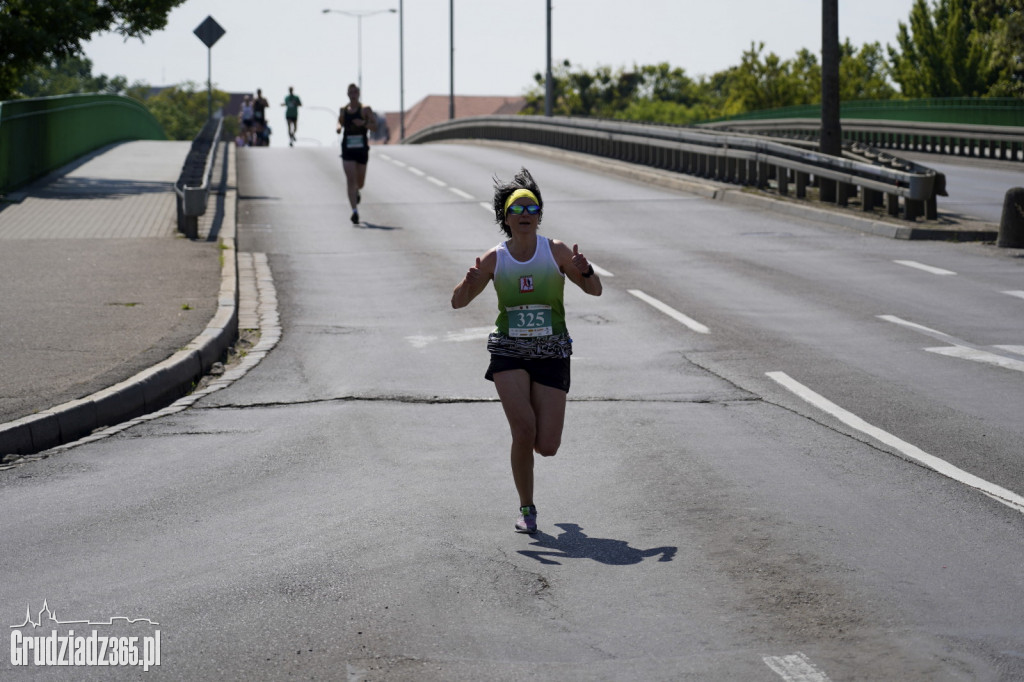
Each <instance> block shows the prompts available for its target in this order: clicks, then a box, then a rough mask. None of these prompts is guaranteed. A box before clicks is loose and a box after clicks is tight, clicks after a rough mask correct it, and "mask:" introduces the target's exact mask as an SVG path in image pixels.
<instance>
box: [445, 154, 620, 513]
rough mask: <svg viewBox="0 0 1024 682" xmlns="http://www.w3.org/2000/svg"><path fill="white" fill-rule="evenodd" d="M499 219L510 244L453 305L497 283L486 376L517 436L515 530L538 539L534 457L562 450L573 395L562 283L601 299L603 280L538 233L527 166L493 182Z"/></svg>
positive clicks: (539, 212)
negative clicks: (567, 406)
mask: <svg viewBox="0 0 1024 682" xmlns="http://www.w3.org/2000/svg"><path fill="white" fill-rule="evenodd" d="M494 215H495V220H496V222H497V223H498V225H500V227H501V229H502V231H503V232H504V233H505V235H506V236H507V237H508V239H507V240H506V241H504V242H501V243H500V244H498V245H497V246H495V247H494V248H493V249H491V250H490V251H488V252H487V253H485V254H484V255H483V256H482V257H479V258H477V259H476V264H475V265H474V266H473V267H471V268H469V271H468V272H467V273H466V276H465V277H464V278H463V279H462V281H461V282H459V284H458V286H456V287H455V291H454V292H453V293H452V307H453V308H463V307H465V306H467V305H469V303H470V301H472V300H473V299H474V298H476V297H477V295H479V294H480V292H482V291H483V290H484V288H485V287H486V286H487V282H488V281H490V280H494V289H495V291H496V292H497V294H498V318H497V320H496V321H495V325H496V327H497V329H496V330H495V331H494V332H493V333H492V334H491V335H490V337H489V339H488V341H487V349H488V350H489V351H490V353H491V362H490V365H489V366H488V368H487V373H486V374H485V375H484V376H485V378H487V379H489V380H490V381H493V382H494V386H495V388H496V389H497V391H498V398H499V399H500V400H501V405H502V407H503V408H504V410H505V416H506V417H507V418H508V424H509V428H510V430H511V432H512V478H513V480H514V481H515V485H516V490H517V491H518V493H519V516H518V518H517V519H516V522H515V529H516V531H517V532H520V533H535V532H536V531H537V507H536V506H535V505H534V503H533V461H534V458H533V453H534V452H535V451H536V452H537V453H539V454H540V455H542V456H544V457H551V456H553V455H554V454H555V453H556V452H557V451H558V446H559V445H560V444H561V442H562V425H563V423H564V421H565V402H566V396H567V394H568V392H569V356H570V355H571V354H572V339H570V338H569V333H568V330H567V329H566V326H565V306H564V304H563V299H562V294H563V288H564V284H565V278H566V277H568V278H569V279H570V280H572V282H573V283H574V284H576V286H578V287H579V288H581V289H583V291H585V292H586V293H588V294H590V295H592V296H600V295H601V279H600V278H599V277H598V276H597V274H596V273H595V272H594V268H593V266H592V265H591V264H590V263H589V261H587V258H586V256H584V255H583V254H581V253H580V252H579V249H578V247H577V245H575V244H574V245H573V247H572V248H571V249H570V248H569V247H568V246H566V244H565V243H563V242H560V241H558V240H557V239H548V238H547V237H542V236H540V235H539V234H537V228H538V226H539V225H540V222H541V219H542V218H543V215H544V202H543V200H542V198H541V193H540V189H539V188H538V187H537V183H536V182H534V179H533V177H532V176H531V175H530V172H529V171H528V170H526V169H525V168H523V169H521V170H520V171H519V173H518V174H516V176H515V177H514V178H513V179H512V181H511V182H508V183H501V182H500V181H498V180H495V187H494Z"/></svg>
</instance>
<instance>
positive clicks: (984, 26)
mask: <svg viewBox="0 0 1024 682" xmlns="http://www.w3.org/2000/svg"><path fill="white" fill-rule="evenodd" d="M971 12H972V14H973V16H974V17H975V20H976V21H977V22H978V27H979V30H980V31H981V32H982V36H981V37H980V38H979V39H980V40H981V41H982V42H983V43H984V44H985V46H986V48H987V49H988V50H990V55H991V58H992V67H993V70H994V71H995V72H996V73H997V76H996V78H995V80H996V82H995V84H994V85H993V86H992V87H991V88H989V92H988V94H989V95H991V96H993V97H1021V98H1024V0H975V1H974V2H973V3H972V9H971Z"/></svg>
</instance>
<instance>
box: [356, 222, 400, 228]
mask: <svg viewBox="0 0 1024 682" xmlns="http://www.w3.org/2000/svg"><path fill="white" fill-rule="evenodd" d="M355 227H359V228H362V229H364V230H401V229H402V228H400V227H391V226H389V225H375V224H373V223H368V222H366V221H365V220H364V221H363V222H361V223H359V224H358V225H356V226H355Z"/></svg>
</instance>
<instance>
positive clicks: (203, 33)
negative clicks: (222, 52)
mask: <svg viewBox="0 0 1024 682" xmlns="http://www.w3.org/2000/svg"><path fill="white" fill-rule="evenodd" d="M192 32H193V33H195V34H196V37H197V38H199V40H201V41H203V45H206V120H207V121H209V120H210V119H211V118H213V68H212V67H213V57H212V53H213V49H212V48H213V44H214V43H216V42H217V41H218V40H220V38H221V36H223V35H224V33H225V31H224V29H223V28H222V27H221V25H220V24H218V23H217V22H216V21H214V19H213V17H211V16H207V17H206V19H204V20H203V23H201V24H199V25H198V26H196V30H194V31H192Z"/></svg>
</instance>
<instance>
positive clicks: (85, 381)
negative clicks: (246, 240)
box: [0, 141, 237, 458]
mask: <svg viewBox="0 0 1024 682" xmlns="http://www.w3.org/2000/svg"><path fill="white" fill-rule="evenodd" d="M188 150H189V143H188V142H152V141H139V142H128V143H122V144H118V145H114V146H112V147H108V148H106V149H104V150H101V151H100V152H98V153H95V154H93V155H90V156H89V157H87V158H86V159H84V160H80V161H79V162H78V163H77V164H74V165H72V166H71V167H69V168H68V169H65V170H64V171H63V172H61V173H58V174H55V175H54V176H52V177H50V178H47V179H44V180H43V181H40V182H38V183H36V184H35V185H33V186H32V187H30V188H28V189H27V190H26V191H24V192H23V193H22V194H23V197H21V201H20V202H19V203H6V204H0V290H2V291H3V296H0V458H2V457H3V456H4V455H7V454H15V453H16V454H28V453H31V452H38V451H40V450H45V449H47V448H50V447H53V446H55V445H59V444H61V443H66V442H70V441H72V440H75V439H77V438H80V437H82V436H85V435H88V434H89V433H90V432H92V431H93V430H94V429H96V428H99V427H103V426H111V425H113V424H116V423H119V422H121V421H124V420H126V419H131V418H133V417H136V416H138V415H140V414H143V413H145V412H150V411H152V410H155V409H159V408H160V407H163V406H164V405H166V404H168V403H169V402H171V401H173V400H175V399H176V398H178V397H180V396H181V395H183V394H184V393H185V392H187V391H188V390H189V388H190V387H191V385H192V383H193V382H195V381H196V380H198V379H199V378H200V377H201V376H202V374H204V373H205V372H206V370H207V369H209V367H210V365H212V364H213V362H215V361H216V360H217V359H219V358H220V357H221V355H222V354H223V353H224V351H226V349H227V348H228V347H229V346H230V345H231V343H232V342H233V341H234V339H235V337H236V335H237V275H236V259H235V250H234V205H233V204H234V192H233V189H234V180H233V158H234V157H233V154H234V152H233V150H232V149H231V147H230V146H229V145H222V151H223V153H218V159H219V160H218V164H219V165H218V166H217V167H215V171H214V177H215V180H217V179H220V180H222V181H223V184H224V190H225V191H226V190H227V189H228V188H230V190H231V191H230V197H229V200H226V197H225V194H224V193H221V194H219V195H218V194H213V195H211V200H210V205H209V206H208V208H207V215H206V216H205V217H204V219H201V226H200V229H201V234H200V239H198V240H196V241H190V240H188V239H185V238H183V237H182V236H180V235H179V233H178V232H177V225H176V208H175V194H174V182H175V181H176V180H177V178H178V175H179V173H180V172H181V168H182V164H183V163H184V160H185V156H186V155H187V153H188ZM225 209H227V210H225ZM211 233H212V235H213V237H212V238H211V236H210V235H211ZM222 256H223V258H222Z"/></svg>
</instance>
